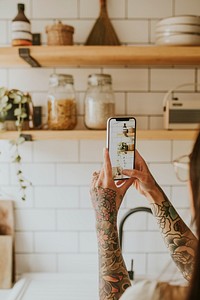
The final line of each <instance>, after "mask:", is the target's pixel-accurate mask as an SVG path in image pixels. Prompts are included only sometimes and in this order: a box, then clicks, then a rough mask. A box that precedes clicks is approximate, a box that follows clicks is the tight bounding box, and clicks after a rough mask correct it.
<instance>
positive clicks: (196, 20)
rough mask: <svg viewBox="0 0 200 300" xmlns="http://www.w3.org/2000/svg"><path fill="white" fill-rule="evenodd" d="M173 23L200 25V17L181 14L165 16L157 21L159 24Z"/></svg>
mask: <svg viewBox="0 0 200 300" xmlns="http://www.w3.org/2000/svg"><path fill="white" fill-rule="evenodd" d="M171 24H191V25H200V17H199V16H194V15H181V16H176V17H169V18H164V19H162V20H160V21H159V22H158V23H157V25H158V26H161V25H171Z"/></svg>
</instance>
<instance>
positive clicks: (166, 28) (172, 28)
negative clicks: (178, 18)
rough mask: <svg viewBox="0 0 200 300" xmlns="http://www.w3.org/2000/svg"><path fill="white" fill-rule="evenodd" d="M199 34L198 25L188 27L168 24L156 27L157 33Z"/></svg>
mask: <svg viewBox="0 0 200 300" xmlns="http://www.w3.org/2000/svg"><path fill="white" fill-rule="evenodd" d="M174 32H179V33H186V32H188V33H199V34H200V25H190V24H170V25H161V26H157V27H156V34H157V33H174Z"/></svg>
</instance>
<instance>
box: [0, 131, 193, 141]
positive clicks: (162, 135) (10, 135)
mask: <svg viewBox="0 0 200 300" xmlns="http://www.w3.org/2000/svg"><path fill="white" fill-rule="evenodd" d="M197 132H198V131H197V130H138V131H137V134H136V138H137V139H138V140H195V138H196V135H197ZM23 133H24V134H29V135H31V136H32V139H33V140H105V141H106V131H105V130H100V131H97V130H66V131H62V130H60V131H57V130H56V131H52V130H30V131H23ZM17 136H18V133H17V132H16V131H4V132H0V140H12V139H15V138H16V137H17Z"/></svg>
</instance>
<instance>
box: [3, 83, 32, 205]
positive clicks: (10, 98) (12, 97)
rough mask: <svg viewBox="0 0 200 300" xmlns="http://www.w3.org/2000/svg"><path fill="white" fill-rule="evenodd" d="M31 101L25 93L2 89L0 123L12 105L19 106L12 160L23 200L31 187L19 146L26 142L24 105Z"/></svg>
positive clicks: (12, 142)
mask: <svg viewBox="0 0 200 300" xmlns="http://www.w3.org/2000/svg"><path fill="white" fill-rule="evenodd" d="M30 101H31V96H30V95H29V94H28V93H23V92H22V91H20V90H16V89H12V90H7V89H6V88H5V87H1V88H0V122H2V121H3V119H5V118H6V116H7V114H8V111H9V110H10V109H11V108H12V103H13V104H17V108H15V110H14V116H16V118H17V120H16V122H15V124H16V127H17V131H18V137H17V138H16V139H15V140H12V141H10V143H11V146H12V150H11V151H12V153H13V155H12V160H13V163H15V164H16V167H17V171H16V175H17V178H18V183H19V186H20V191H21V193H22V196H21V199H22V200H26V188H27V187H28V186H30V185H31V182H29V181H28V180H27V179H26V178H25V177H24V176H23V172H22V169H21V161H22V157H21V155H20V153H19V146H20V145H22V144H23V143H24V142H25V138H24V137H22V136H21V132H22V126H23V122H24V119H25V118H26V117H27V113H26V109H25V107H24V105H25V104H26V103H29V102H30Z"/></svg>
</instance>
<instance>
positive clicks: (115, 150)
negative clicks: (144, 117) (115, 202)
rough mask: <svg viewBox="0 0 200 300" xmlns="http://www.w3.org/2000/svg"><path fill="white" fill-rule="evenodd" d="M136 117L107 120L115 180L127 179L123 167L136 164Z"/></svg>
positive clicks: (128, 167)
mask: <svg viewBox="0 0 200 300" xmlns="http://www.w3.org/2000/svg"><path fill="white" fill-rule="evenodd" d="M135 141H136V119H135V118H133V117H124V118H110V119H109V120H108V122H107V147H108V150H109V154H110V160H111V164H112V173H113V179H114V180H120V179H121V180H122V179H127V178H128V177H127V176H126V175H123V174H122V170H123V169H133V168H134V165H135V161H134V160H135Z"/></svg>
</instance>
